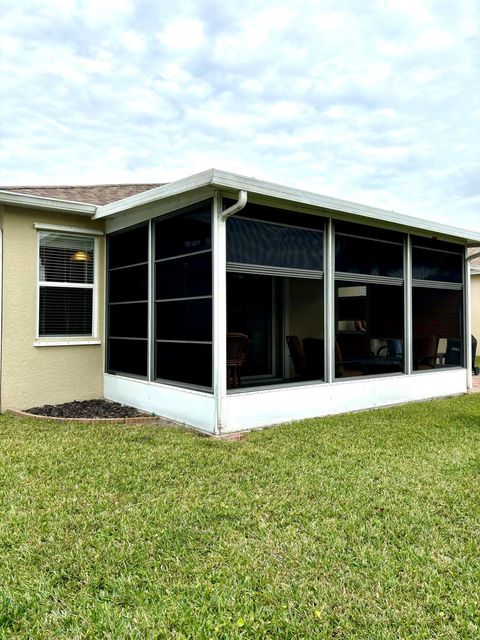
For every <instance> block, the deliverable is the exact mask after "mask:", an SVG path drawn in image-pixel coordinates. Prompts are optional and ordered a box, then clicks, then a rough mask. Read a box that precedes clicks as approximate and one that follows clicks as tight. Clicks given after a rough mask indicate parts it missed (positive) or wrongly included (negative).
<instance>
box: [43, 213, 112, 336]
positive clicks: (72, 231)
mask: <svg viewBox="0 0 480 640" xmlns="http://www.w3.org/2000/svg"><path fill="white" fill-rule="evenodd" d="M33 226H34V228H35V229H36V230H37V256H36V260H37V274H36V297H37V300H36V321H35V340H34V341H33V346H34V347H60V346H62V347H63V346H81V345H94V344H101V340H100V339H99V333H98V278H99V273H100V271H99V264H98V255H99V237H98V236H100V235H101V236H103V235H104V234H103V232H102V231H97V230H90V229H83V228H78V227H66V226H61V225H48V224H41V223H34V225H33ZM42 231H55V232H57V233H61V234H63V235H66V236H77V237H87V238H93V283H91V284H85V283H73V282H46V281H44V280H40V239H41V237H42ZM42 286H43V287H71V288H74V289H91V290H92V327H91V333H90V334H89V335H78V336H75V335H67V336H64V335H61V334H59V335H58V336H41V335H40V331H39V329H40V288H41V287H42ZM56 338H58V339H56Z"/></svg>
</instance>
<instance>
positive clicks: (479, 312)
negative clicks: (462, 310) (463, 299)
mask: <svg viewBox="0 0 480 640" xmlns="http://www.w3.org/2000/svg"><path fill="white" fill-rule="evenodd" d="M471 295H472V333H473V335H474V336H475V337H476V339H477V340H478V341H479V342H480V273H478V274H476V275H472V288H471ZM477 356H480V344H479V346H478V347H477Z"/></svg>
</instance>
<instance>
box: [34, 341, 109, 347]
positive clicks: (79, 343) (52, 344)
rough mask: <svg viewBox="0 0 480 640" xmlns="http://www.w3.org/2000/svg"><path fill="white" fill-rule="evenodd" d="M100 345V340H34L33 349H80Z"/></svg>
mask: <svg viewBox="0 0 480 640" xmlns="http://www.w3.org/2000/svg"><path fill="white" fill-rule="evenodd" d="M95 344H102V341H101V340H35V342H34V343H33V346H34V347H82V346H86V345H95Z"/></svg>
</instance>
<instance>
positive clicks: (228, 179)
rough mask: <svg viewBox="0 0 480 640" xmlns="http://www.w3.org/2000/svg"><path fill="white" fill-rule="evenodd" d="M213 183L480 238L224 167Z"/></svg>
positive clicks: (411, 226) (470, 238) (477, 239)
mask: <svg viewBox="0 0 480 640" xmlns="http://www.w3.org/2000/svg"><path fill="white" fill-rule="evenodd" d="M213 173H214V180H213V184H214V186H215V187H216V188H224V189H225V188H227V189H228V188H230V189H235V190H237V189H244V190H246V191H248V192H249V193H255V194H258V195H264V196H268V197H270V198H276V199H280V200H284V201H289V202H296V203H298V204H303V205H310V206H314V207H319V208H321V209H324V210H328V211H329V213H332V214H334V213H335V212H337V211H338V212H342V213H347V214H353V215H355V216H359V217H363V218H368V219H370V220H381V221H382V222H388V223H390V224H394V225H399V226H402V227H405V228H408V229H419V230H422V231H428V232H429V233H432V232H433V233H438V234H439V235H443V236H451V237H455V238H461V239H462V240H467V241H469V242H468V244H469V245H470V244H474V243H478V242H480V231H473V230H470V229H462V228H459V227H453V226H451V225H446V224H441V223H438V222H433V221H430V220H425V219H423V218H417V217H414V216H409V215H406V214H403V213H398V212H396V211H387V210H386V209H379V208H378V207H370V206H367V205H363V204H358V203H356V202H350V201H348V200H341V199H338V198H331V197H329V196H323V195H320V194H317V193H313V192H310V191H303V190H301V189H294V188H290V187H285V186H283V185H278V184H275V183H272V182H265V181H262V180H256V179H255V178H246V177H244V176H238V175H235V174H231V173H228V172H225V171H219V170H217V169H214V170H213Z"/></svg>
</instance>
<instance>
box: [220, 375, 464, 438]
mask: <svg viewBox="0 0 480 640" xmlns="http://www.w3.org/2000/svg"><path fill="white" fill-rule="evenodd" d="M466 391H467V372H466V370H465V369H454V370H451V371H446V370H443V371H438V372H436V371H432V372H422V373H418V374H413V375H411V376H395V377H393V376H392V377H382V378H381V379H379V378H370V379H365V378H364V379H362V378H357V379H355V380H351V379H350V380H345V381H338V382H335V383H333V384H321V383H317V384H311V385H308V386H294V387H293V386H292V387H289V388H282V389H268V388H264V389H257V390H255V391H251V392H244V393H243V392H242V393H235V394H231V395H228V396H227V397H226V398H225V401H224V405H223V406H224V416H223V422H222V433H231V432H234V431H246V430H249V429H254V428H259V427H266V426H269V425H273V424H279V423H282V422H290V421H292V420H302V419H305V418H315V417H320V416H327V415H333V414H339V413H348V412H350V411H360V410H364V409H372V408H376V407H383V406H389V405H394V404H402V403H406V402H412V401H416V400H428V399H433V398H439V397H441V396H450V395H458V394H461V393H466Z"/></svg>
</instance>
